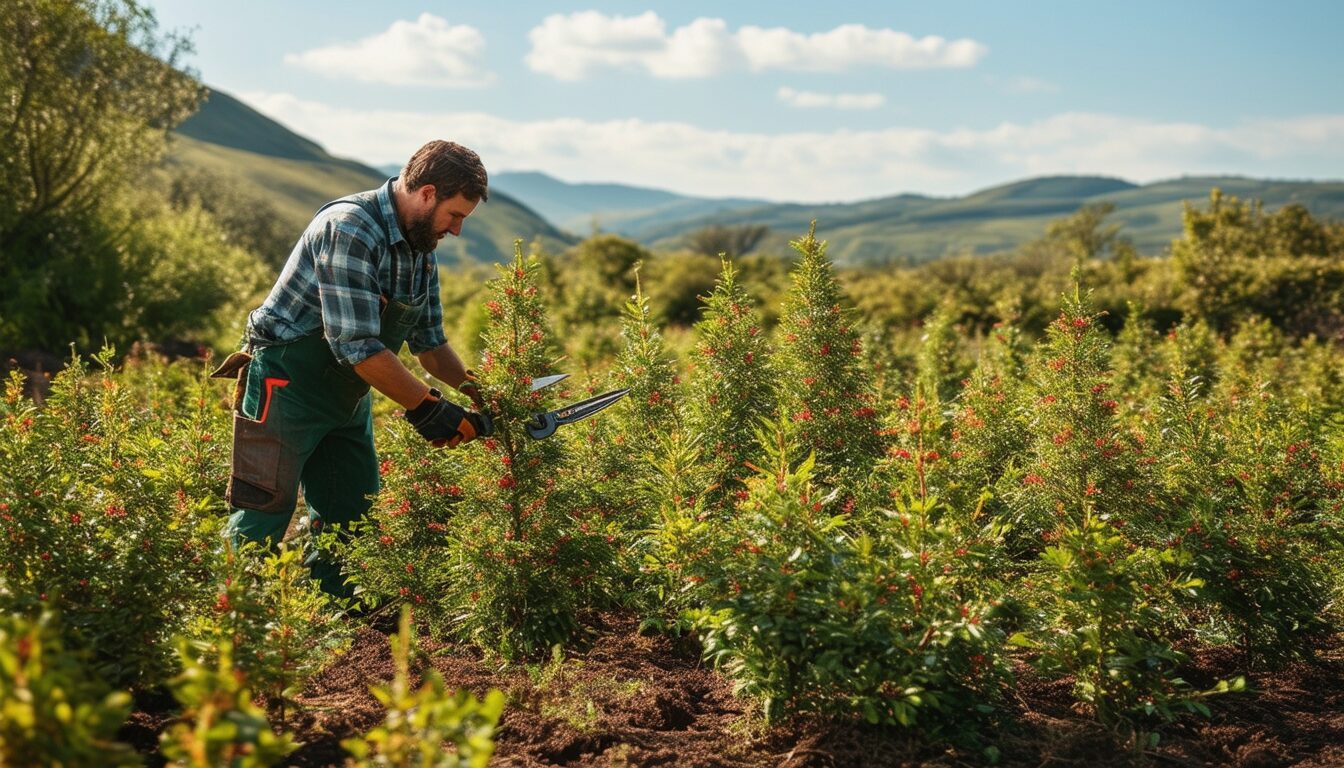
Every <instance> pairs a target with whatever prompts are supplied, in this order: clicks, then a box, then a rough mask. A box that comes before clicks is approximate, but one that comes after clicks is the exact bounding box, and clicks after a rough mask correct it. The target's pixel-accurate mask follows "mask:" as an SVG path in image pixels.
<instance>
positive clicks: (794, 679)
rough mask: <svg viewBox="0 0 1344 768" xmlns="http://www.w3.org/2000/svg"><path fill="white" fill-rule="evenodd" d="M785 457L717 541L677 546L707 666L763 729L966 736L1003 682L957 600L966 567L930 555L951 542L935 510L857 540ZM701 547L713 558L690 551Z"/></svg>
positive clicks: (987, 644) (962, 595)
mask: <svg viewBox="0 0 1344 768" xmlns="http://www.w3.org/2000/svg"><path fill="white" fill-rule="evenodd" d="M786 452H787V448H785V447H784V444H783V443H782V442H781V444H780V445H779V447H777V448H775V449H773V450H772V451H771V452H770V455H771V462H770V465H771V468H770V469H762V470H761V471H760V472H759V473H758V474H757V475H756V476H755V477H753V478H751V479H749V480H748V484H747V487H748V496H747V498H746V499H745V500H743V501H742V502H741V503H740V504H739V505H738V506H737V509H736V510H735V511H734V513H733V514H732V515H731V516H729V517H728V519H727V520H726V521H724V522H722V523H719V524H718V527H717V529H716V530H715V532H714V533H715V535H711V536H708V537H706V536H705V534H704V532H703V529H702V531H701V533H700V536H699V539H697V538H696V537H687V539H686V541H687V543H688V544H689V545H690V547H691V548H692V551H690V552H688V553H687V556H686V557H685V562H686V566H685V568H684V569H683V570H682V574H683V578H684V579H685V580H686V582H687V583H688V584H689V585H691V588H692V589H693V590H694V591H695V593H696V595H697V596H698V597H699V598H700V599H701V600H702V601H703V608H700V609H698V610H693V611H692V612H691V616H692V618H693V621H694V623H695V625H696V627H697V628H698V629H699V630H700V632H701V636H702V639H703V641H704V649H705V655H706V657H707V658H708V659H709V660H711V661H713V662H714V663H715V665H716V666H718V667H720V668H721V669H723V670H724V671H725V673H726V674H728V675H729V676H730V677H731V678H733V679H734V681H735V687H736V689H737V690H738V691H740V692H743V693H746V694H749V695H752V696H756V697H759V698H761V699H763V701H764V709H765V714H766V717H767V719H770V720H775V719H779V718H781V717H784V716H788V715H792V714H798V713H815V714H823V715H827V716H832V717H839V718H847V717H862V718H864V719H866V720H868V721H869V722H872V723H889V724H899V725H905V726H909V725H914V724H916V723H918V724H920V725H924V726H928V727H930V728H937V727H939V726H943V727H949V728H952V729H954V730H963V729H965V728H968V727H969V725H970V719H973V717H974V716H975V715H977V714H982V713H983V712H987V711H989V709H990V708H991V705H992V703H993V702H994V701H995V700H996V698H997V693H998V691H997V685H996V683H997V681H998V680H999V679H1000V676H1001V673H1002V670H1003V665H1002V661H1001V659H1000V658H999V657H998V655H997V649H998V648H1000V647H1002V636H1001V634H1000V633H999V632H998V631H997V630H995V629H994V628H993V627H992V626H991V625H990V624H989V623H988V622H987V621H986V618H987V617H988V615H989V611H990V606H989V605H988V603H986V602H985V601H984V600H982V599H980V598H979V597H978V596H976V595H973V594H971V593H969V592H968V591H967V590H966V589H965V588H964V587H965V583H964V582H963V579H964V578H965V576H966V575H967V571H966V570H965V567H964V566H965V565H966V564H969V563H970V562H972V561H973V560H974V559H975V558H974V557H968V556H967V555H968V552H967V551H966V550H964V549H953V548H951V547H947V548H944V547H941V546H937V545H935V544H933V539H935V538H937V539H940V540H944V539H945V540H951V539H952V538H953V535H952V534H951V533H950V532H949V531H948V530H947V529H944V528H939V527H938V526H936V525H935V524H933V523H932V521H930V520H929V519H928V512H929V511H931V508H932V507H933V506H935V505H936V501H935V500H933V499H928V500H923V501H920V500H916V501H912V502H910V503H909V504H908V505H905V508H904V511H903V512H900V513H893V514H892V515H891V518H892V521H891V524H890V526H889V528H888V529H887V530H886V531H883V532H882V533H881V534H880V535H877V536H872V535H868V534H863V533H857V532H856V531H854V530H853V526H852V525H851V522H850V520H849V516H848V515H846V514H844V513H843V512H840V511H839V510H835V509H831V508H829V507H832V506H833V505H834V501H835V494H834V493H831V494H823V493H822V492H821V491H819V489H818V488H817V487H816V486H814V485H813V482H812V469H813V462H812V460H811V459H810V458H809V459H808V460H806V461H804V462H803V463H802V464H801V465H800V466H799V467H798V468H797V469H796V470H790V469H789V468H788V463H787V460H786V458H785V457H786ZM926 504H927V505H928V506H927V508H926V506H925V505H926ZM912 515H913V516H914V517H915V518H917V520H912V517H911V516H912ZM702 525H704V526H710V525H713V524H712V523H704V524H702ZM706 538H708V540H709V541H710V543H711V546H710V551H709V552H708V553H705V554H703V555H702V554H701V553H700V552H697V551H694V548H696V547H698V546H699V545H700V544H701V542H703V541H704V540H705V539H706ZM944 549H946V551H944ZM935 553H936V554H935Z"/></svg>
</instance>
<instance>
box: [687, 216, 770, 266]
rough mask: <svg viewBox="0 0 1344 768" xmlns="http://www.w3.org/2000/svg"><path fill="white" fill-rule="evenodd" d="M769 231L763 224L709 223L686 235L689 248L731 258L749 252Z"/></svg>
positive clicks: (702, 252) (709, 254)
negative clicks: (733, 224) (730, 224)
mask: <svg viewBox="0 0 1344 768" xmlns="http://www.w3.org/2000/svg"><path fill="white" fill-rule="evenodd" d="M769 232H770V228H769V227H767V226H765V225H763V224H741V225H737V226H729V225H726V224H711V225H709V226H707V227H701V228H700V229H697V230H695V231H694V232H692V233H691V234H689V235H687V243H688V244H689V246H690V249H691V250H692V251H694V252H696V253H700V254H704V255H705V256H727V257H729V258H733V257H736V256H742V255H744V254H747V253H750V252H751V251H752V249H754V248H755V247H756V246H757V245H760V243H761V239H762V238H764V237H765V236H766V234H768V233H769Z"/></svg>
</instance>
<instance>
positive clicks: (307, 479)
mask: <svg viewBox="0 0 1344 768" xmlns="http://www.w3.org/2000/svg"><path fill="white" fill-rule="evenodd" d="M339 203H348V204H354V205H359V206H360V207H362V208H364V210H366V211H368V212H369V213H371V214H372V215H373V216H374V219H375V221H378V222H379V223H380V224H381V225H382V226H383V229H384V232H386V231H387V222H386V221H385V220H384V219H383V216H382V212H381V211H380V210H378V207H377V205H376V204H374V205H365V204H364V203H363V202H362V201H359V200H356V199H343V200H336V201H333V202H331V203H327V205H324V206H323V207H322V209H325V208H327V207H329V206H332V205H336V204H339ZM322 209H319V212H321V210H322ZM388 256H389V258H392V259H393V261H392V265H391V269H392V285H393V286H395V285H396V284H397V279H396V274H397V268H396V263H397V259H396V256H395V254H393V253H392V252H391V250H390V249H389V251H388ZM390 292H391V291H389V293H390ZM428 300H429V297H428V295H425V296H421V297H419V299H418V300H417V301H416V302H415V303H414V304H406V303H404V302H401V301H396V300H392V299H391V298H390V297H389V296H387V295H384V296H383V309H382V312H381V313H380V315H379V318H380V326H379V331H380V332H379V334H378V340H379V341H381V342H382V343H383V346H385V347H386V348H387V349H389V350H391V351H392V353H393V354H396V353H397V352H398V351H399V350H400V349H401V345H402V344H403V343H404V342H405V341H406V338H407V337H408V336H409V335H410V333H411V332H412V331H413V330H414V328H415V326H416V323H417V321H418V320H419V318H420V314H421V312H422V311H423V310H424V308H425V305H426V303H427V302H428ZM226 365H227V363H226ZM237 387H238V392H237V393H236V396H235V408H234V416H233V470H232V476H231V478H230V481H229V490H228V499H229V502H230V504H231V505H232V506H233V507H234V509H235V510H236V511H235V512H234V513H233V515H232V517H230V518H229V523H228V526H227V528H226V531H227V534H228V535H229V536H231V537H232V539H233V541H234V543H235V544H241V543H242V542H243V541H244V540H250V541H256V542H264V543H266V544H268V545H269V546H272V547H275V546H277V545H278V544H279V542H280V540H281V538H282V537H283V536H284V534H285V530H286V529H287V528H288V527H289V522H290V518H291V517H292V516H293V513H294V508H295V506H296V505H297V503H298V492H299V489H300V487H302V489H303V496H304V501H305V502H306V503H307V506H308V517H309V523H310V527H311V529H312V530H313V531H314V532H318V531H320V530H322V529H323V528H324V527H332V526H336V528H335V530H337V531H338V532H342V531H343V529H345V527H346V526H348V525H349V524H350V523H352V522H354V521H356V520H358V519H360V518H362V517H363V516H364V515H365V514H366V513H367V512H368V510H369V508H370V506H371V504H372V497H373V496H375V495H376V494H377V493H378V485H379V482H378V457H377V454H376V453H375V451H374V445H373V414H372V410H371V407H370V403H371V400H372V397H371V395H370V393H369V385H368V383H367V382H365V381H364V380H363V379H361V378H360V377H359V374H357V373H355V371H354V369H353V368H351V367H349V366H347V365H342V364H341V363H339V362H337V361H336V357H335V356H334V355H333V354H332V351H331V347H330V345H328V344H327V340H326V338H325V337H324V336H323V334H322V331H321V330H319V331H318V332H317V333H314V334H312V335H309V336H305V337H303V338H301V339H299V340H297V341H294V342H290V343H288V344H280V345H275V346H262V347H257V348H255V349H254V350H253V355H252V358H251V360H250V361H248V362H247V363H246V367H243V368H242V369H241V370H240V372H239V374H238V385H237ZM305 562H306V563H307V565H308V566H309V568H310V569H311V571H312V575H313V578H315V579H317V580H318V581H319V582H320V584H321V586H322V589H323V591H325V592H327V593H328V594H331V595H335V596H349V595H350V593H351V592H350V589H349V588H348V587H347V586H346V584H345V580H344V578H343V577H342V576H341V573H340V566H339V564H338V563H335V562H332V561H331V560H330V559H328V558H326V557H322V556H321V555H320V554H319V553H317V552H311V553H310V554H309V557H308V559H307V560H306V561H305Z"/></svg>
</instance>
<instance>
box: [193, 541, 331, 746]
mask: <svg viewBox="0 0 1344 768" xmlns="http://www.w3.org/2000/svg"><path fill="white" fill-rule="evenodd" d="M220 565H221V568H220V570H221V571H222V573H221V574H220V581H221V584H220V585H219V590H218V592H217V593H216V598H215V605H214V610H213V611H212V612H211V613H210V614H208V615H206V616H203V617H201V618H200V619H199V620H198V621H197V626H195V627H194V628H193V632H192V637H193V638H194V639H195V640H196V641H197V646H198V648H199V650H200V651H202V659H203V660H204V661H205V662H209V661H212V660H214V659H215V657H216V656H217V654H218V653H219V649H220V648H222V647H223V646H224V645H225V644H228V646H229V647H230V648H232V649H233V665H234V669H235V670H236V671H237V672H238V673H239V674H240V675H242V676H244V677H245V679H246V681H247V683H248V687H250V688H251V689H252V690H253V691H254V692H255V693H257V694H258V695H260V696H263V697H265V700H266V702H267V704H268V706H270V707H277V708H278V709H279V721H280V723H281V724H282V725H283V724H284V722H285V709H286V706H287V705H288V704H289V703H290V702H291V701H293V699H294V697H295V696H296V695H297V694H298V693H299V691H301V690H302V689H303V685H304V683H305V682H306V681H307V679H308V678H309V677H311V676H312V675H314V674H316V673H317V672H319V671H321V669H322V667H323V666H324V665H325V664H326V662H327V661H329V660H330V659H331V658H332V657H333V656H335V655H337V654H339V653H340V652H341V651H343V650H344V649H345V647H347V646H348V644H349V637H350V630H349V627H348V625H347V624H346V623H345V622H342V621H341V620H340V615H339V614H338V613H337V612H336V611H335V610H334V609H333V607H332V605H331V601H330V599H329V598H328V597H327V596H326V595H325V594H324V593H323V592H322V590H321V587H320V586H319V585H318V583H317V582H316V581H314V580H313V579H312V578H311V576H310V575H309V571H308V568H307V567H306V566H305V565H304V563H303V554H302V552H301V550H300V549H299V548H298V547H294V546H292V545H288V544H286V545H281V548H280V549H279V550H278V551H275V552H265V553H262V552H260V551H259V547H258V545H257V544H255V543H252V542H248V543H247V544H246V545H245V546H244V548H243V549H242V550H241V551H239V552H237V553H235V552H234V551H233V550H232V548H229V549H228V550H227V551H226V552H225V555H224V557H223V558H222V560H221V563H220Z"/></svg>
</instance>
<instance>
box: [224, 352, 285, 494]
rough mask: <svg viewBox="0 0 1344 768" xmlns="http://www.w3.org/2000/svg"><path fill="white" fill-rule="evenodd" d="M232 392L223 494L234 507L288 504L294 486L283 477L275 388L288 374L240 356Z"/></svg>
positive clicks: (281, 385)
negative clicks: (229, 460)
mask: <svg viewBox="0 0 1344 768" xmlns="http://www.w3.org/2000/svg"><path fill="white" fill-rule="evenodd" d="M237 371H238V386H237V389H236V392H235V395H234V413H233V468H232V472H231V473H230V477H229V487H228V491H227V492H226V494H225V498H227V499H228V501H229V503H230V504H231V505H233V506H235V507H240V508H242V509H253V510H257V511H259V512H279V513H287V512H290V511H292V510H293V508H294V504H295V499H294V498H292V497H293V496H294V495H295V493H294V491H288V492H286V490H285V489H286V488H287V487H288V486H289V485H291V483H289V482H288V481H287V479H286V478H285V477H284V474H285V473H284V472H283V471H282V469H283V467H284V464H285V462H284V456H285V454H284V446H283V443H282V441H281V434H280V427H281V424H282V423H283V418H276V413H275V401H276V399H277V398H276V390H278V389H280V388H281V387H285V386H288V384H289V380H288V379H284V378H278V377H274V376H266V375H265V373H266V366H265V365H264V364H262V361H260V360H250V361H244V362H243V364H242V366H241V367H240V368H238V369H237Z"/></svg>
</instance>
